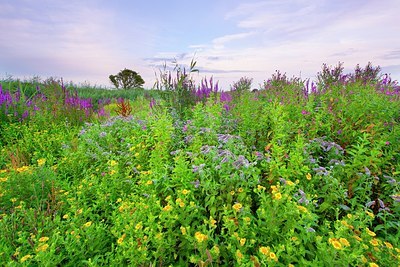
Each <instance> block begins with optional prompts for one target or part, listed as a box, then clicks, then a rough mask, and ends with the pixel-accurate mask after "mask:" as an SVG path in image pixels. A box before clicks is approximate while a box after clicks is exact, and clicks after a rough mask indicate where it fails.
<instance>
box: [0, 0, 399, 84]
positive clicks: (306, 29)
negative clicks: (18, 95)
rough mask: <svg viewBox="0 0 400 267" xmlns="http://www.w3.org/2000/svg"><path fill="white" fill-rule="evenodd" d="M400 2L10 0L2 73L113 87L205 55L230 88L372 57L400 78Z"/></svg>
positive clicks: (1, 40) (205, 65)
mask: <svg viewBox="0 0 400 267" xmlns="http://www.w3.org/2000/svg"><path fill="white" fill-rule="evenodd" d="M399 11H400V1H399V0H380V1H378V0H335V1H331V0H291V1H289V0H265V1H260V0H249V1H239V0H212V1H211V0H203V1H178V0H168V1H167V0H159V1H155V0H146V1H139V0H132V1H128V0H121V1H118V0H116V1H108V0H99V1H95V0H79V1H78V0H68V1H59V0H10V1H5V0H0V32H1V34H0V76H1V77H6V76H7V75H13V76H14V77H21V78H30V77H33V76H40V77H42V78H47V77H50V76H53V77H63V78H64V80H66V81H73V82H75V83H83V82H89V83H90V84H91V85H102V86H111V85H110V83H109V81H108V76H109V75H110V74H116V73H117V72H118V71H120V70H122V69H123V68H129V69H133V70H135V71H137V72H139V74H140V75H141V76H142V77H143V78H144V80H145V81H146V84H145V87H152V85H153V84H154V81H155V72H157V71H158V69H159V67H160V66H162V64H163V63H165V62H166V63H167V64H170V63H171V61H172V60H173V59H174V58H175V59H177V60H178V63H181V64H189V63H190V61H191V59H192V58H193V57H194V59H195V60H196V61H197V66H198V67H199V69H200V74H199V75H197V74H196V75H195V78H196V80H197V81H200V80H201V78H202V77H205V76H206V77H208V78H210V77H211V76H213V77H214V80H219V81H220V85H221V86H222V88H223V89H224V90H228V89H229V85H230V84H232V83H233V82H235V81H237V80H239V79H240V77H242V76H247V77H250V78H253V79H254V82H253V87H254V88H257V87H258V85H259V84H261V83H262V82H263V81H264V80H267V79H268V78H269V77H271V75H272V74H273V73H274V72H275V70H280V71H281V72H286V73H287V75H288V76H289V77H291V76H296V77H301V78H302V79H306V78H312V79H313V78H315V76H316V74H317V72H318V71H320V70H321V66H322V64H323V63H327V64H328V65H336V64H337V63H338V62H339V61H340V62H344V67H345V71H346V72H349V71H351V70H353V69H354V67H355V66H356V65H357V64H360V65H361V66H365V65H366V64H367V63H368V62H369V61H371V62H372V64H373V65H375V66H376V65H379V66H381V67H382V72H383V73H391V76H392V78H394V79H397V80H400V38H399V36H398V34H399V30H400V26H399V22H398V19H399Z"/></svg>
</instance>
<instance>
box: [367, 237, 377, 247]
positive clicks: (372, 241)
mask: <svg viewBox="0 0 400 267" xmlns="http://www.w3.org/2000/svg"><path fill="white" fill-rule="evenodd" d="M369 243H371V245H373V246H374V247H376V246H378V245H379V242H378V239H376V238H374V239H372V240H371V241H369Z"/></svg>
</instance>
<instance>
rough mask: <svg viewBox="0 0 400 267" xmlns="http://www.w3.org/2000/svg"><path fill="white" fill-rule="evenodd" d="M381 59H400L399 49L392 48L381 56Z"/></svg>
mask: <svg viewBox="0 0 400 267" xmlns="http://www.w3.org/2000/svg"><path fill="white" fill-rule="evenodd" d="M382 58H383V59H400V50H393V51H390V52H388V53H386V54H385V55H383V56H382Z"/></svg>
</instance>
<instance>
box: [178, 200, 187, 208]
mask: <svg viewBox="0 0 400 267" xmlns="http://www.w3.org/2000/svg"><path fill="white" fill-rule="evenodd" d="M176 204H178V205H179V207H181V208H183V207H184V206H185V202H183V200H182V199H181V198H177V199H176Z"/></svg>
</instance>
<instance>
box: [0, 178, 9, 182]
mask: <svg viewBox="0 0 400 267" xmlns="http://www.w3.org/2000/svg"><path fill="white" fill-rule="evenodd" d="M7 180H8V179H7V177H4V178H0V182H7Z"/></svg>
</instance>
